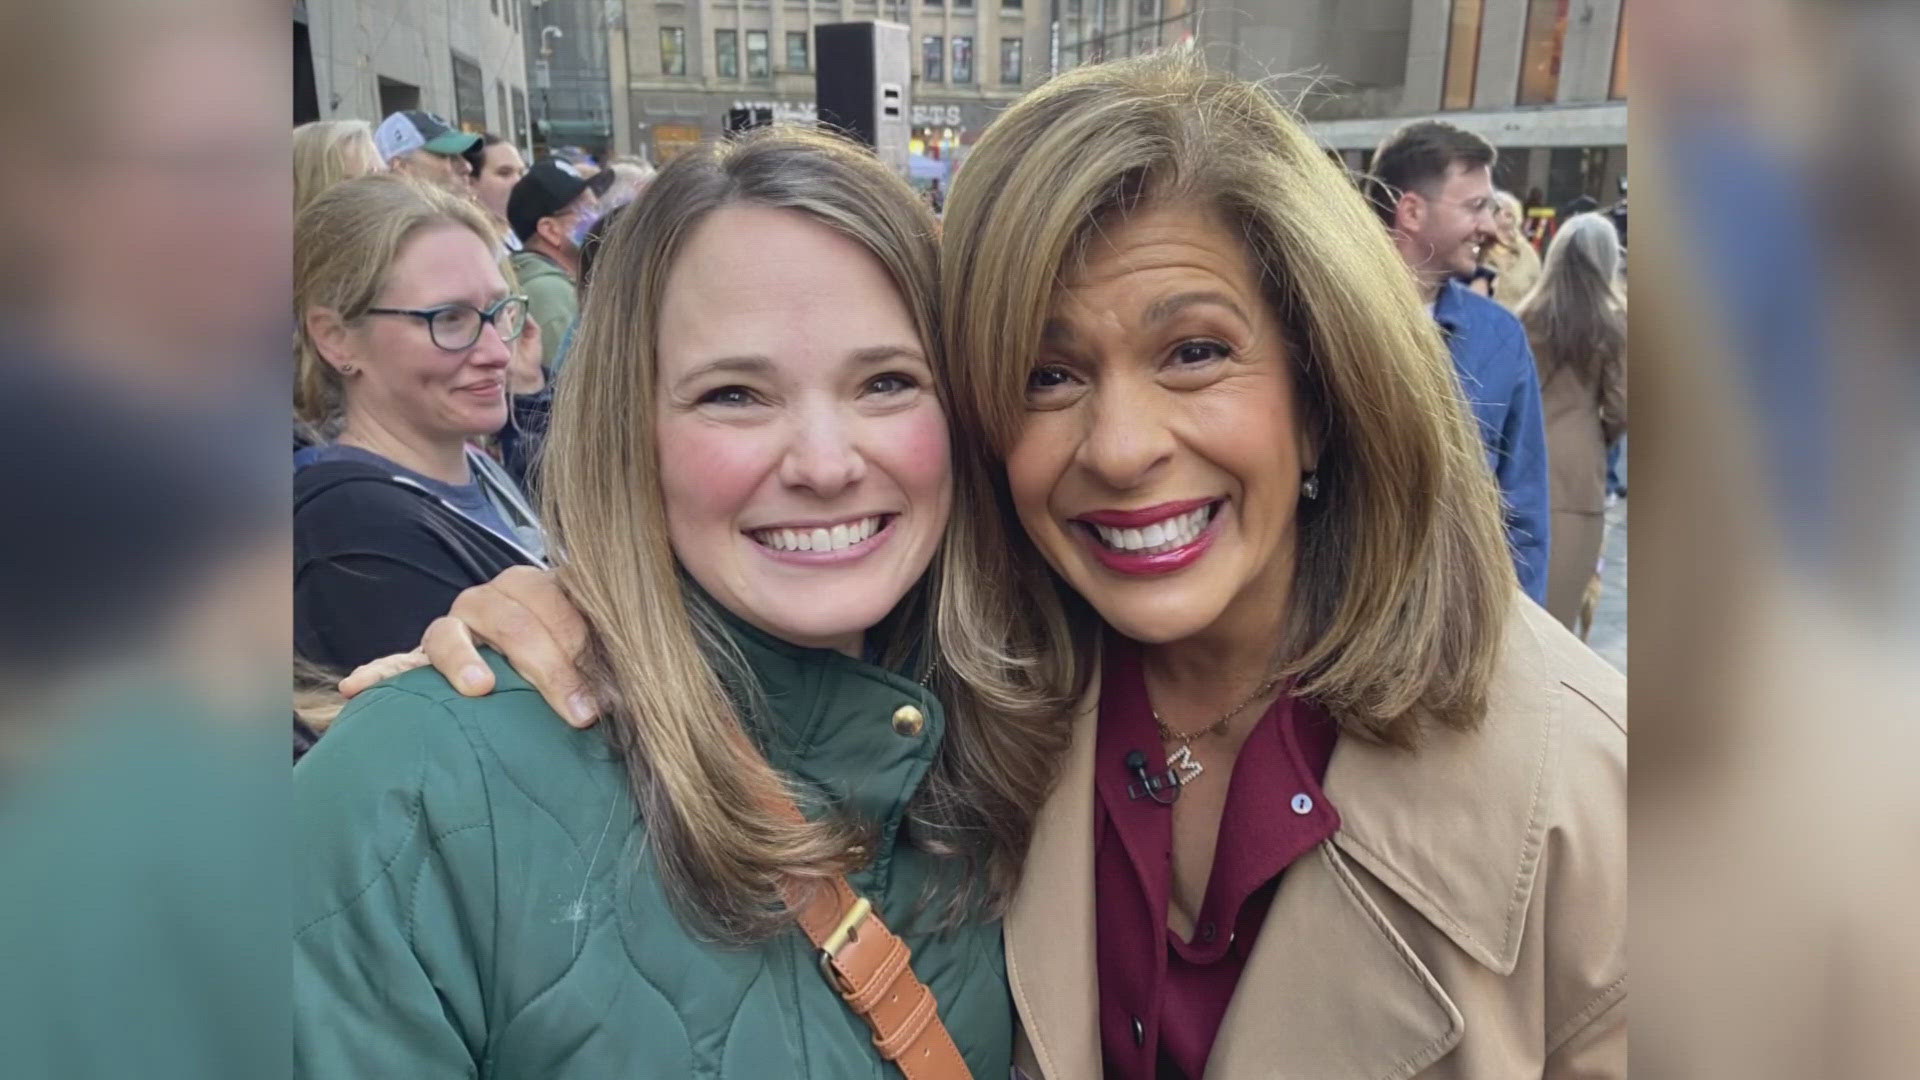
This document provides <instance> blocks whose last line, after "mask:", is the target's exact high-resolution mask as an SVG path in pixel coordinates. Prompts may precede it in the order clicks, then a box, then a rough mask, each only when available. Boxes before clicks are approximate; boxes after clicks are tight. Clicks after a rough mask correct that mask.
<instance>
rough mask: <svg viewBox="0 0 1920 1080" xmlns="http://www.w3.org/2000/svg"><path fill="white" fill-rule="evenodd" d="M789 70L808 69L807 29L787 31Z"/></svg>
mask: <svg viewBox="0 0 1920 1080" xmlns="http://www.w3.org/2000/svg"><path fill="white" fill-rule="evenodd" d="M787 70H788V71H805V70H807V32H806V31H805V30H789V31H787Z"/></svg>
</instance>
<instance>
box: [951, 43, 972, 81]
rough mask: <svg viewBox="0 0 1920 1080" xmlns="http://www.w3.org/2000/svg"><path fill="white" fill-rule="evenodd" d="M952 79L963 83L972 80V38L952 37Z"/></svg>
mask: <svg viewBox="0 0 1920 1080" xmlns="http://www.w3.org/2000/svg"><path fill="white" fill-rule="evenodd" d="M953 81H954V82H956V83H959V84H961V85H965V84H967V83H970V82H972V81H973V39H972V38H970V37H960V36H955V37H954V39H953Z"/></svg>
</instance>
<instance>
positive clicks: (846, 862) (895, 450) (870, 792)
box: [294, 130, 1068, 1080]
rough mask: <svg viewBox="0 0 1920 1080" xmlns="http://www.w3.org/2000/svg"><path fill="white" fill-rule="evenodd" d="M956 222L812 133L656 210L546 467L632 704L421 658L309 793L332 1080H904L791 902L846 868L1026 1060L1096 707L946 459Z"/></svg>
mask: <svg viewBox="0 0 1920 1080" xmlns="http://www.w3.org/2000/svg"><path fill="white" fill-rule="evenodd" d="M936 230H937V226H936V223H935V222H934V220H933V218H932V217H931V216H930V215H929V214H928V212H927V210H926V208H925V206H924V205H923V204H922V203H921V202H920V201H919V200H918V199H916V198H914V196H913V193H912V192H911V191H910V190H909V189H908V187H907V186H906V184H905V183H904V182H903V181H901V180H900V179H898V178H897V177H894V176H892V175H891V174H889V173H888V172H887V171H886V170H885V169H884V168H883V167H882V166H881V165H879V164H878V163H877V162H876V161H875V160H874V159H873V158H872V157H871V156H870V155H868V154H866V153H864V152H862V151H861V150H859V149H858V148H855V147H852V146H851V145H849V144H846V143H843V142H841V141H839V140H836V139H833V138H831V137H828V136H825V135H819V134H814V133H811V132H800V131H786V130H774V131H769V132H763V133H761V134H759V135H756V136H754V137H752V138H748V139H744V140H741V141H738V142H734V143H730V144H726V145H723V146H708V147H703V148H701V149H699V150H697V151H695V152H692V153H690V154H688V155H686V156H685V157H682V158H680V159H678V160H676V161H675V162H674V163H672V164H671V165H670V166H668V167H667V168H666V169H665V170H664V171H663V172H662V173H661V174H660V176H659V178H658V179H657V180H656V181H655V182H654V184H653V185H652V186H651V187H650V189H649V191H648V193H647V195H646V196H645V198H644V199H642V200H641V201H640V202H639V203H637V204H635V207H634V209H633V210H632V211H630V212H629V213H627V214H626V215H624V220H623V221H622V223H621V224H620V226H619V228H618V229H616V230H615V232H614V235H612V236H611V237H610V238H609V239H608V241H607V243H606V247H605V249H604V250H603V251H602V253H601V256H600V264H599V270H598V273H597V274H596V277H595V281H594V286H593V288H592V289H591V290H589V295H588V296H587V298H586V302H585V305H584V315H583V319H582V323H581V328H580V332H579V335H578V337H577V339H576V341H575V345H574V349H575V351H574V354H573V357H572V359H571V361H570V363H569V368H570V370H569V373H568V378H567V381H566V383H565V384H564V385H563V387H562V389H561V392H560V394H559V396H558V399H557V402H556V411H555V422H554V426H553V436H552V438H551V440H550V441H549V443H548V446H547V452H546V458H545V461H544V470H545V471H544V474H543V477H542V479H543V492H544V494H545V497H546V504H547V505H546V508H545V514H544V520H546V521H547V522H548V523H549V527H550V530H551V538H552V548H553V550H555V551H557V552H559V553H561V558H560V562H559V570H558V579H559V581H560V582H561V583H562V584H563V586H564V588H565V591H566V593H567V595H568V596H569V597H570V599H571V600H572V602H573V603H574V605H576V606H577V607H578V609H579V611H580V613H581V616H582V617H583V618H584V620H585V623H586V628H587V630H588V640H589V641H590V642H591V644H590V647H589V655H588V665H587V667H588V671H589V680H590V687H591V693H592V697H593V699H594V700H593V702H592V703H591V704H587V703H585V702H582V703H581V704H583V705H585V706H586V707H588V708H592V709H596V710H597V711H599V713H600V714H601V715H602V716H603V717H604V718H606V719H607V721H608V722H607V723H604V724H602V725H601V726H600V727H599V728H596V729H593V730H576V729H574V728H571V727H569V726H568V725H566V724H562V723H555V722H553V721H554V714H553V711H552V710H551V709H550V708H549V706H548V705H547V704H546V703H545V702H544V701H543V700H542V698H541V697H540V695H539V694H537V693H536V692H534V691H533V690H532V689H531V687H530V686H529V685H528V683H527V682H525V681H524V680H522V679H521V678H520V677H519V676H517V675H516V674H514V673H513V671H512V670H511V669H510V668H508V667H507V666H506V665H505V664H504V663H503V662H501V661H499V660H498V659H497V658H491V657H490V659H489V663H490V664H491V665H492V671H491V672H490V673H480V674H481V677H482V678H485V677H487V676H488V675H490V676H491V677H492V678H493V679H494V689H493V692H492V693H491V694H488V695H486V696H484V697H479V698H473V699H468V698H463V697H461V696H460V695H459V694H457V693H456V692H455V691H454V690H453V689H452V688H451V687H450V686H449V685H448V684H447V683H446V681H444V680H443V679H442V677H441V676H439V675H438V674H436V673H435V672H433V671H432V670H430V669H427V670H421V671H416V672H413V673H410V674H408V675H406V676H404V677H402V678H399V679H396V680H393V681H391V682H388V683H385V684H383V685H381V686H380V687H379V688H377V689H375V690H373V691H371V692H369V693H367V694H364V695H362V697H361V698H360V699H359V700H356V701H355V702H354V703H353V704H352V705H351V706H350V707H349V708H348V709H347V710H346V712H345V713H344V714H343V715H342V716H341V718H340V719H339V720H338V721H337V722H336V723H335V725H334V726H333V728H332V729H331V731H330V732H329V733H328V735H327V736H326V738H325V739H324V740H322V741H321V742H320V744H319V745H318V746H317V747H316V748H315V749H314V750H313V751H312V752H311V753H310V754H309V755H308V756H307V757H306V759H305V760H304V761H303V762H302V763H301V765H300V766H299V767H298V768H297V769H296V771H295V774H294V775H295V785H294V786H295V793H296V814H297V817H296V821H297V829H298V838H299V845H300V850H301V852H302V856H303V857H302V858H301V859H300V861H299V864H298V867H297V872H296V878H295V910H296V920H297V921H296V934H297V937H296V951H295V967H294V1003H295V1012H294V1020H295V1027H294V1031H295V1042H294V1059H295V1062H296V1067H297V1072H298V1074H299V1075H302V1076H311V1077H395V1078H398V1077H406V1078H409V1080H425V1078H433V1077H455V1076H458V1077H467V1076H493V1077H540V1078H568V1077H583V1078H584V1077H592V1078H596V1080H598V1078H603V1077H616V1076H625V1077H683V1076H696V1075H697V1076H713V1077H750V1078H752V1080H767V1078H771V1077H818V1078H833V1080H841V1078H855V1077H881V1076H892V1075H897V1073H896V1072H895V1069H894V1066H893V1065H891V1064H889V1063H888V1062H887V1061H886V1060H884V1059H883V1057H882V1056H881V1053H880V1051H879V1050H878V1049H876V1047H875V1045H874V1042H873V1037H872V1035H871V1034H870V1032H869V1030H868V1028H867V1027H866V1026H865V1024H864V1023H863V1022H862V1020H861V1019H860V1018H859V1017H858V1016H856V1015H855V1014H854V1012H853V1011H851V1010H850V1008H849V1007H848V1005H847V1004H846V1003H845V1002H844V1001H843V1000H842V999H841V997H840V995H839V994H838V993H837V992H836V990H835V988H834V987H833V986H831V985H829V982H828V980H827V978H826V977H824V976H823V973H822V971H821V969H820V967H819V965H818V963H817V958H818V952H817V950H816V949H815V948H814V947H813V945H812V944H811V943H810V941H809V940H808V938H807V936H806V935H805V934H803V933H802V932H801V931H800V929H799V928H798V927H797V926H796V922H795V914H794V911H793V910H792V909H790V907H789V905H788V903H787V901H786V899H785V898H786V897H787V896H788V895H794V892H793V890H794V889H795V887H796V886H795V883H796V882H798V883H807V882H822V881H830V880H832V879H834V878H836V877H840V876H844V877H845V878H846V879H847V881H848V883H849V884H850V885H851V886H852V888H853V889H854V890H855V891H856V892H857V893H858V894H859V895H860V896H862V897H864V898H865V899H867V900H869V901H871V902H872V904H873V906H874V910H875V912H876V913H878V914H879V915H880V916H881V917H882V918H883V919H884V921H885V923H886V924H887V926H889V927H891V929H892V930H893V931H894V932H895V933H897V934H899V935H900V937H901V938H902V939H903V940H904V941H905V942H906V943H907V944H908V945H909V946H910V947H911V949H912V970H913V973H914V974H915V975H917V976H918V978H919V980H920V981H921V982H922V983H924V984H925V985H926V986H927V987H928V988H929V989H930V990H931V991H932V993H933V996H934V997H935V999H937V1001H938V1004H939V1015H940V1019H941V1020H942V1021H943V1022H944V1024H945V1026H946V1028H947V1030H948V1031H949V1032H950V1033H951V1035H952V1038H953V1041H954V1044H955V1045H956V1046H957V1048H958V1050H959V1052H960V1054H961V1055H962V1056H963V1057H964V1059H965V1063H966V1066H967V1068H968V1069H970V1070H971V1072H972V1074H973V1075H975V1076H979V1077H989V1076H991V1077H1003V1076H1005V1075H1007V1073H1008V1069H1009V1063H1010V1054H1011V1046H1012V1041H1013V1011H1012V1006H1011V1003H1010V1001H1009V998H1008V992H1007V984H1006V975H1005V962H1004V959H1003V956H1002V949H1001V929H1000V922H999V916H1000V911H1001V907H1002V905H1003V902H1004V900H1005V898H1006V897H1007V895H1008V894H1009V892H1010V891H1011V888H1012V885H1013V883H1014V880H1015V878H1016V875H1017V871H1018V867H1019V863H1020V860H1021V858H1022V856H1023V854H1024V850H1025V847H1026V843H1027V839H1028V830H1029V828H1030V821H1031V818H1032V814H1033V812H1034V809H1035V805H1036V804H1037V802H1038V800H1039V799H1040V798H1041V797H1042V796H1043V795H1044V793H1045V789H1046V782H1047V779H1048V771H1049V769H1050V768H1051V764H1050V763H1051V762H1052V761H1054V760H1055V758H1056V757H1057V755H1058V752H1059V750H1060V748H1061V746H1062V744H1063V742H1064V739H1065V734H1066V731H1065V727H1064V725H1063V723H1062V721H1061V720H1060V718H1061V717H1063V716H1065V715H1066V714H1067V713H1068V703H1066V702H1063V701H1056V700H1052V699H1051V698H1049V697H1048V696H1047V695H1045V694H1042V693H1038V692H1035V691H1034V689H1033V688H1032V687H1031V686H1026V685H1022V684H1021V680H1022V670H1023V669H1022V668H1021V666H1020V665H1019V664H1018V663H1017V662H1016V661H1015V660H1014V659H1013V658H1017V657H1020V656H1024V655H1032V654H1033V653H1034V651H1036V650H1035V647H1034V645H1033V643H1029V642H1024V641H1021V640H1018V639H1017V638H1015V637H1013V636H1011V635H1012V633H1013V631H1012V630H1011V628H1012V627H1013V626H1015V625H1016V624H1017V620H1015V619H1014V618H1013V617H1012V615H1011V612H1012V606H1013V605H1014V604H1015V603H1016V602H1017V601H1018V599H1019V598H1018V597H1017V596H1016V595H1014V594H1013V592H1012V590H1011V589H1009V588H1008V587H1007V584H1006V583H1007V582H1010V581H1012V580H1013V578H1014V575H1013V574H1011V573H1009V572H1007V571H1006V565H1005V562H1006V560H1007V559H1008V558H1009V555H1008V552H1009V548H1010V545H1007V544H1004V543H997V542H993V541H992V538H991V536H990V532H989V531H987V530H982V529H981V528H979V527H978V525H979V523H980V522H981V521H985V520H998V518H999V517H1000V515H998V514H996V513H994V512H992V509H991V506H990V503H988V502H986V501H983V500H987V499H990V497H991V496H990V494H989V493H990V492H991V490H992V489H991V486H990V484H989V482H988V480H987V478H986V476H985V475H984V474H983V473H982V471H981V469H982V463H981V462H980V461H978V460H976V459H975V458H974V457H973V456H969V455H963V454H957V453H956V452H955V447H954V446H953V444H952V442H951V440H950V436H949V430H948V425H947V419H946V416H945V413H944V411H943V407H942V403H943V401H945V400H948V399H949V397H950V390H949V385H948V383H947V374H946V371H945V368H944V365H943V363H942V357H941V356H940V355H939V346H938V335H937V334H936V331H935V327H936V324H937V311H936V291H937V278H936V274H937V270H936V258H937V251H936V247H937V231H936ZM956 519H958V520H970V521H972V523H973V525H974V526H975V527H974V528H972V529H969V530H965V531H962V530H957V529H950V528H949V522H950V521H952V520H956ZM936 656H937V657H939V658H940V662H939V663H938V664H935V663H934V662H933V659H934V658H935V657H936ZM743 736H744V737H743ZM783 800H790V802H791V804H795V805H797V806H798V807H799V808H800V810H801V811H802V813H801V814H799V815H788V814H783V813H782V812H780V811H779V810H778V809H777V807H778V806H779V805H780V804H781V803H782V801H783Z"/></svg>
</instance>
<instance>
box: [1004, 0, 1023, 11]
mask: <svg viewBox="0 0 1920 1080" xmlns="http://www.w3.org/2000/svg"><path fill="white" fill-rule="evenodd" d="M1000 6H1001V7H1004V8H1014V9H1016V10H1017V9H1018V8H1019V7H1020V0H1000Z"/></svg>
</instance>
